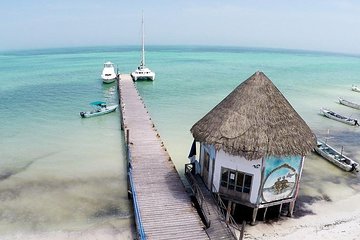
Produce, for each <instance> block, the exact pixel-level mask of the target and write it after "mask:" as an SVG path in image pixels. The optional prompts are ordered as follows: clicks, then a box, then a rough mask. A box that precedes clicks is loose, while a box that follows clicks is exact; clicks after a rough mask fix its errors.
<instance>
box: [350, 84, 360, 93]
mask: <svg viewBox="0 0 360 240" xmlns="http://www.w3.org/2000/svg"><path fill="white" fill-rule="evenodd" d="M351 90H353V91H354V92H360V87H358V86H356V85H353V86H352V87H351Z"/></svg>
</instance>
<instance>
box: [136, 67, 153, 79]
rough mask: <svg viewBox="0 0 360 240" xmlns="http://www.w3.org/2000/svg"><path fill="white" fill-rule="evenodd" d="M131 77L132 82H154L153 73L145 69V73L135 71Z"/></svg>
mask: <svg viewBox="0 0 360 240" xmlns="http://www.w3.org/2000/svg"><path fill="white" fill-rule="evenodd" d="M131 77H132V79H133V80H134V81H139V80H150V81H154V80H155V73H154V72H152V71H151V70H150V69H147V71H135V72H132V73H131Z"/></svg>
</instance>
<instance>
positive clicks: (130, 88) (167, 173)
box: [118, 74, 209, 240]
mask: <svg viewBox="0 0 360 240" xmlns="http://www.w3.org/2000/svg"><path fill="white" fill-rule="evenodd" d="M118 90H119V101H120V107H119V109H120V110H121V115H122V116H121V121H122V129H123V130H124V135H125V142H126V146H127V158H128V161H129V162H128V179H129V189H130V191H131V194H132V198H133V205H134V214H135V220H136V225H137V226H136V227H137V232H138V233H137V234H138V236H137V237H138V238H139V239H156V240H158V239H159V240H160V239H169V240H170V239H209V237H208V235H207V234H206V232H205V230H204V228H205V226H204V224H203V223H202V221H201V219H200V217H199V215H198V213H197V211H196V209H195V208H194V207H193V206H192V203H191V201H190V198H189V195H188V194H187V192H186V191H185V187H184V185H183V183H182V181H181V179H180V176H179V174H178V173H177V171H176V169H175V166H174V164H173V162H172V161H171V158H170V156H169V154H168V152H167V151H166V148H165V146H164V144H163V142H162V141H161V139H160V135H159V133H158V132H157V130H156V129H155V125H154V123H153V122H152V120H151V118H150V116H149V114H148V111H147V109H146V106H145V104H144V102H143V101H142V98H141V97H140V95H139V93H138V91H137V89H136V87H135V84H134V82H133V81H132V79H131V77H130V75H129V74H121V75H120V79H119V81H118Z"/></svg>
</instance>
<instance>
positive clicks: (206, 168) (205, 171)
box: [202, 151, 211, 189]
mask: <svg viewBox="0 0 360 240" xmlns="http://www.w3.org/2000/svg"><path fill="white" fill-rule="evenodd" d="M203 164H204V165H203V168H202V178H203V180H204V182H205V184H206V186H207V187H208V188H209V189H210V186H211V184H210V185H209V181H211V180H209V166H210V155H209V153H208V152H207V151H204V161H203Z"/></svg>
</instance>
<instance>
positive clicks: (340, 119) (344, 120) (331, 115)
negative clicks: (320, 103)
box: [320, 108, 359, 126]
mask: <svg viewBox="0 0 360 240" xmlns="http://www.w3.org/2000/svg"><path fill="white" fill-rule="evenodd" d="M320 113H321V114H322V115H324V116H325V117H327V118H330V119H333V120H336V121H338V122H342V123H345V124H348V125H352V126H359V124H358V121H357V119H353V118H349V117H344V116H342V115H340V114H337V113H335V112H333V111H330V110H328V109H324V108H321V109H320Z"/></svg>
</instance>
